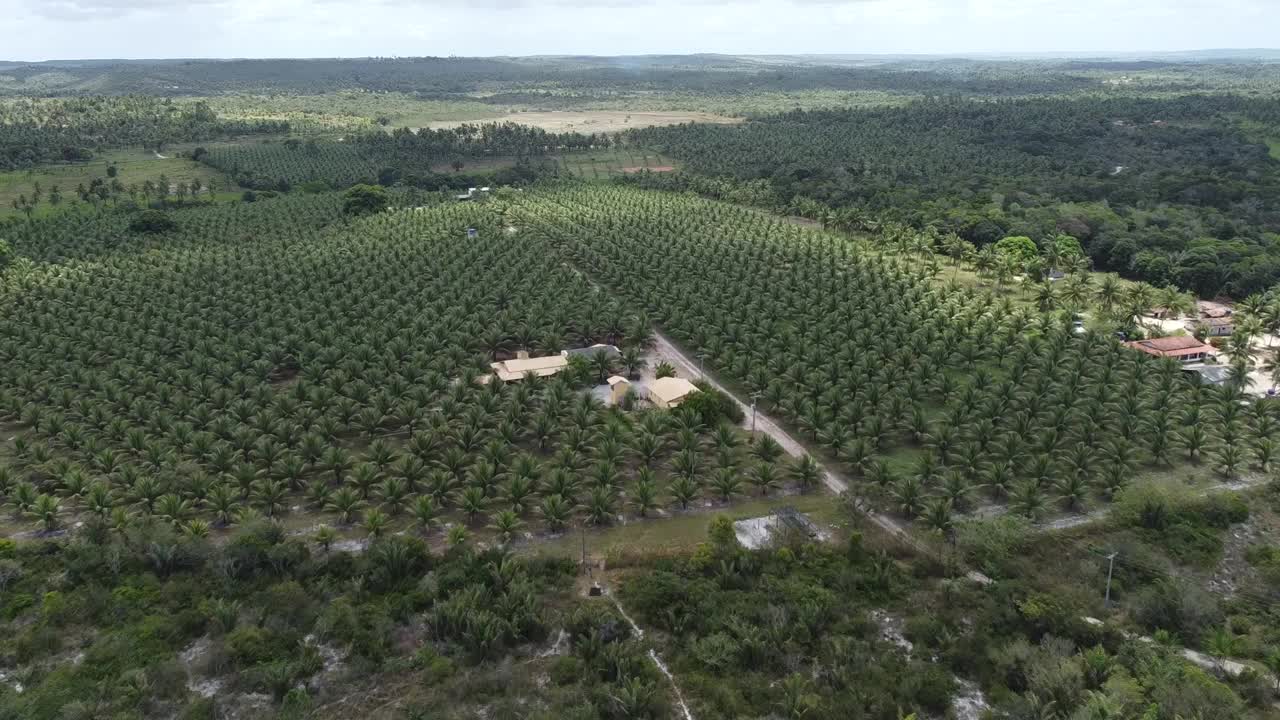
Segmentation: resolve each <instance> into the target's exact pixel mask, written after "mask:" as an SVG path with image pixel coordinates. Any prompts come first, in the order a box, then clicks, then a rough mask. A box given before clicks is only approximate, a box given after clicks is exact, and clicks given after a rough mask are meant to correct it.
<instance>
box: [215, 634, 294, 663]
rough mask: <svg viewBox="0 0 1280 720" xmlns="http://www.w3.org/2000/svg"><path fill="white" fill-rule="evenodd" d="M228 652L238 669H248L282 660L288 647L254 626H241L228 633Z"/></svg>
mask: <svg viewBox="0 0 1280 720" xmlns="http://www.w3.org/2000/svg"><path fill="white" fill-rule="evenodd" d="M226 642H227V652H228V654H229V655H230V656H231V660H232V661H233V662H234V663H235V664H236V666H237V667H241V668H247V667H252V666H254V665H259V664H262V663H267V662H271V661H273V660H280V659H282V655H283V653H284V652H287V651H288V648H287V647H281V646H282V645H284V643H282V642H280V640H279V638H276V637H273V636H272V635H271V633H269V632H267V631H266V630H263V629H262V628H259V627H254V626H252V625H241V626H240V627H238V628H236V629H235V630H232V631H231V632H229V633H227V641H226Z"/></svg>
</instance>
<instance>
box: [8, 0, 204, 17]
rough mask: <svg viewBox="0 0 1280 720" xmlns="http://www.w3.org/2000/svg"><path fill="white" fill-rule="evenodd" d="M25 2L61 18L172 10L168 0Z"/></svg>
mask: <svg viewBox="0 0 1280 720" xmlns="http://www.w3.org/2000/svg"><path fill="white" fill-rule="evenodd" d="M228 2H229V0H185V1H184V2H183V6H184V7H190V6H193V5H225V4H227V3H228ZM22 4H23V5H24V6H25V7H26V8H27V10H28V12H30V13H31V14H32V15H36V16H41V17H45V18H50V19H52V20H60V21H71V22H76V21H84V20H103V19H110V18H117V17H122V16H126V15H130V14H132V13H136V12H166V13H167V12H172V11H173V10H175V9H176V8H175V7H174V4H173V3H172V2H170V1H169V0H26V1H24V2H22Z"/></svg>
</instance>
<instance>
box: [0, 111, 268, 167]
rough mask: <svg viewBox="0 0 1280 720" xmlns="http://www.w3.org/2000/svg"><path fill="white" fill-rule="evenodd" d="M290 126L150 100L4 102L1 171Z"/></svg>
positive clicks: (0, 122) (0, 124)
mask: <svg viewBox="0 0 1280 720" xmlns="http://www.w3.org/2000/svg"><path fill="white" fill-rule="evenodd" d="M288 131H289V124H288V123H283V122H273V121H250V122H246V121H235V120H225V119H219V118H218V117H217V116H216V115H215V114H214V113H213V111H212V110H210V109H209V107H208V106H207V105H204V104H202V103H196V104H194V105H177V104H174V103H172V102H169V101H166V100H162V99H159V98H154V97H147V96H127V97H117V98H103V97H94V98H76V99H64V100H54V99H44V98H41V99H21V100H4V101H0V171H4V170H15V169H24V168H30V167H32V166H34V165H37V164H39V163H47V162H50V161H56V160H67V161H85V160H90V159H92V158H93V156H94V153H95V152H96V151H98V150H100V149H101V148H104V147H122V146H128V145H142V146H145V147H147V148H151V149H153V150H155V151H157V152H159V151H160V150H163V149H164V146H165V145H167V144H171V143H177V142H187V141H202V140H213V139H219V138H229V137H234V136H238V135H250V134H271V133H287V132H288Z"/></svg>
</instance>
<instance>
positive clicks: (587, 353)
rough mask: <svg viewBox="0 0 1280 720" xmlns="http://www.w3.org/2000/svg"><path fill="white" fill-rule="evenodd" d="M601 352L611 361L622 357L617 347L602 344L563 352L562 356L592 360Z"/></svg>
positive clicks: (561, 352)
mask: <svg viewBox="0 0 1280 720" xmlns="http://www.w3.org/2000/svg"><path fill="white" fill-rule="evenodd" d="M600 352H602V353H604V354H605V355H607V356H608V357H609V359H610V360H617V359H618V358H620V357H622V353H621V352H620V351H619V350H618V348H617V347H615V346H613V345H604V344H602V343H596V344H595V345H591V346H589V347H581V348H573V349H571V350H561V351H560V354H561V355H564V356H565V357H567V358H568V357H573V356H575V355H577V356H579V357H582V358H585V359H587V360H590V359H591V358H593V357H595V356H596V353H600Z"/></svg>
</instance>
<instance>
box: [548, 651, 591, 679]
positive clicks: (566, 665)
mask: <svg viewBox="0 0 1280 720" xmlns="http://www.w3.org/2000/svg"><path fill="white" fill-rule="evenodd" d="M548 674H549V675H550V676H551V682H553V683H555V684H556V685H573V684H575V683H577V682H578V681H579V680H582V679H583V677H584V676H585V674H586V665H585V664H584V663H583V662H582V661H581V660H579V659H578V658H576V657H574V656H572V655H561V656H559V657H557V658H556V659H555V660H554V661H552V663H551V668H550V670H549V671H548Z"/></svg>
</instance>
